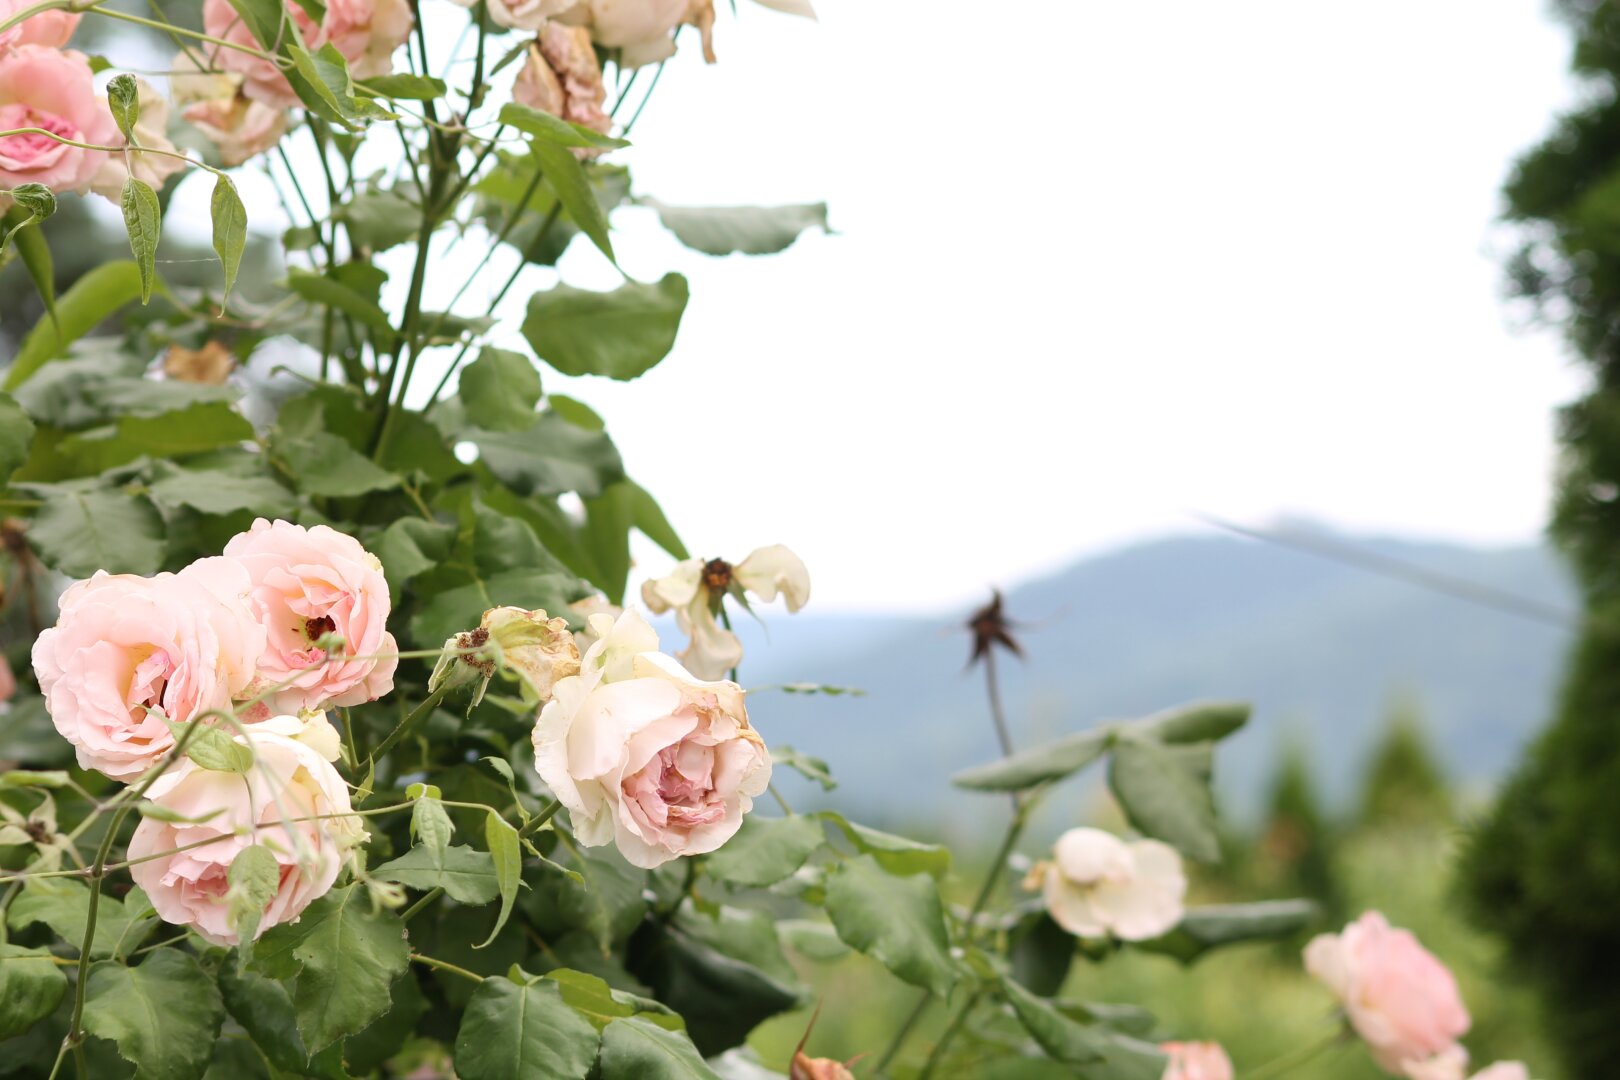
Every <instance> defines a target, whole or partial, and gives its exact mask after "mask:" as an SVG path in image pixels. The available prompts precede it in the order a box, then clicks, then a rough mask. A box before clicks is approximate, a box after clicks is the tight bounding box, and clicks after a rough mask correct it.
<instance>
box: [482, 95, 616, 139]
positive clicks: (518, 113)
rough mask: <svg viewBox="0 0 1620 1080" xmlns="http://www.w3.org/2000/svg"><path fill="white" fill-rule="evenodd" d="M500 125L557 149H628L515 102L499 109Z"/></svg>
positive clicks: (611, 137) (605, 136) (583, 128)
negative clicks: (538, 139) (565, 147)
mask: <svg viewBox="0 0 1620 1080" xmlns="http://www.w3.org/2000/svg"><path fill="white" fill-rule="evenodd" d="M500 121H501V123H503V124H505V125H506V126H507V127H511V128H517V129H518V130H519V131H521V132H523V133H525V134H527V135H533V136H535V137H536V138H540V139H544V140H545V141H547V142H549V143H554V144H556V145H557V146H569V147H579V148H582V149H588V148H592V147H596V148H600V149H605V150H613V149H617V148H619V147H621V146H629V145H630V144H629V143H627V142H625V141H624V140H623V139H615V138H614V137H613V136H611V135H603V134H602V133H601V132H599V131H592V130H591V129H590V128H587V127H581V126H579V125H578V124H572V123H569V122H568V121H567V120H564V119H562V118H561V117H559V116H553V115H551V114H550V113H546V112H541V111H540V110H538V109H531V108H529V107H528V106H527V105H519V104H518V103H517V102H515V101H511V102H507V103H506V104H505V105H502V106H501V115H500Z"/></svg>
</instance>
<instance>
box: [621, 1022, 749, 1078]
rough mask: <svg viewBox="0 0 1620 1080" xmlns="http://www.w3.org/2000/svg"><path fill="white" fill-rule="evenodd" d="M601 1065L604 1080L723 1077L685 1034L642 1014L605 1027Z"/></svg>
mask: <svg viewBox="0 0 1620 1080" xmlns="http://www.w3.org/2000/svg"><path fill="white" fill-rule="evenodd" d="M601 1065H602V1080H720V1076H719V1074H718V1073H716V1072H715V1071H714V1070H713V1069H711V1068H709V1066H708V1065H707V1064H705V1063H704V1061H703V1058H702V1057H701V1056H699V1054H698V1052H697V1047H695V1046H693V1045H692V1041H691V1040H690V1039H688V1038H687V1037H686V1036H685V1035H684V1034H682V1033H681V1032H678V1031H670V1030H668V1029H666V1028H662V1027H659V1026H658V1025H657V1024H655V1023H653V1022H652V1021H651V1020H648V1019H647V1018H646V1017H642V1016H629V1017H625V1018H624V1019H622V1020H615V1021H613V1022H612V1023H611V1024H609V1025H608V1026H607V1027H606V1028H604V1029H603V1030H602V1056H601Z"/></svg>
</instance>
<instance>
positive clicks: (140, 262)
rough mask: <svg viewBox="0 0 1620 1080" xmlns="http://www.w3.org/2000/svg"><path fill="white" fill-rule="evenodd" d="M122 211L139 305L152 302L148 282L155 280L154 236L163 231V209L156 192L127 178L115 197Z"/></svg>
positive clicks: (140, 182) (150, 287) (149, 186)
mask: <svg viewBox="0 0 1620 1080" xmlns="http://www.w3.org/2000/svg"><path fill="white" fill-rule="evenodd" d="M119 206H120V207H122V209H123V211H124V229H125V231H127V232H128V233H129V249H130V251H132V252H134V254H135V265H136V266H137V267H139V268H140V272H141V303H142V304H145V303H147V302H148V301H150V300H151V299H152V283H153V281H154V280H155V279H156V277H157V269H156V263H157V249H158V237H159V235H160V233H161V232H162V228H163V207H162V205H161V204H160V203H159V202H158V197H157V192H155V191H153V190H152V186H151V185H150V184H148V183H146V182H145V181H144V180H137V179H135V177H133V176H131V177H129V178H128V179H127V180H125V181H124V193H123V195H122V196H121V197H120V198H119Z"/></svg>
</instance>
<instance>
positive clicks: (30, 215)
mask: <svg viewBox="0 0 1620 1080" xmlns="http://www.w3.org/2000/svg"><path fill="white" fill-rule="evenodd" d="M24 188H37V189H38V191H37V192H32V193H31V194H34V195H35V196H36V197H35V199H34V200H32V201H33V204H34V206H35V207H37V209H34V208H30V207H29V206H28V205H25V204H24V202H23V200H22V198H19V196H21V195H22V193H23V189H24ZM11 197H12V198H13V199H16V200H17V205H16V206H14V207H12V209H11V210H10V212H8V213H7V214H6V217H5V223H6V224H7V225H8V226H10V229H9V231H8V232H7V234H6V239H7V240H9V241H11V243H12V245H13V246H15V247H16V249H17V254H18V255H20V256H21V257H22V261H23V267H24V269H26V270H27V271H28V276H29V278H30V279H31V280H32V281H33V282H34V291H35V292H37V293H39V298H40V300H42V301H43V302H44V304H45V314H46V316H47V317H48V318H50V319H51V320H52V322H53V323H54V321H55V320H56V264H55V261H54V260H53V259H52V258H51V245H50V244H49V243H48V242H47V241H46V239H45V232H44V230H42V229H41V228H40V227H39V223H40V221H42V220H44V219H45V218H48V217H50V216H51V215H52V214H53V213H55V212H56V196H55V195H53V194H51V191H50V189H49V188H45V187H41V186H40V185H38V184H23V185H21V186H20V187H16V188H13V189H12V192H11Z"/></svg>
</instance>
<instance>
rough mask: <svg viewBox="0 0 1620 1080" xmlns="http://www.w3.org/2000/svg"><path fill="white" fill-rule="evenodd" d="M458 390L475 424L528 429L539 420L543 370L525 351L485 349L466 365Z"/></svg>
mask: <svg viewBox="0 0 1620 1080" xmlns="http://www.w3.org/2000/svg"><path fill="white" fill-rule="evenodd" d="M456 392H457V395H458V396H459V397H460V398H461V404H462V407H463V408H464V410H465V412H466V416H467V419H468V421H470V422H471V423H472V424H473V425H474V426H476V427H478V428H481V429H483V430H484V431H526V430H527V429H529V428H531V427H533V426H534V422H535V413H534V408H535V405H537V404H538V403H539V401H540V373H539V372H538V371H536V370H535V369H534V364H532V363H531V362H530V361H529V358H528V357H527V356H524V355H523V354H522V353H515V352H508V351H507V350H506V349H484V350H483V351H482V352H480V353H479V354H478V359H476V360H474V361H473V362H472V363H470V364H468V365H467V366H466V367H465V368H463V369H462V371H461V381H460V383H459V384H458V389H457V391H456Z"/></svg>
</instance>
